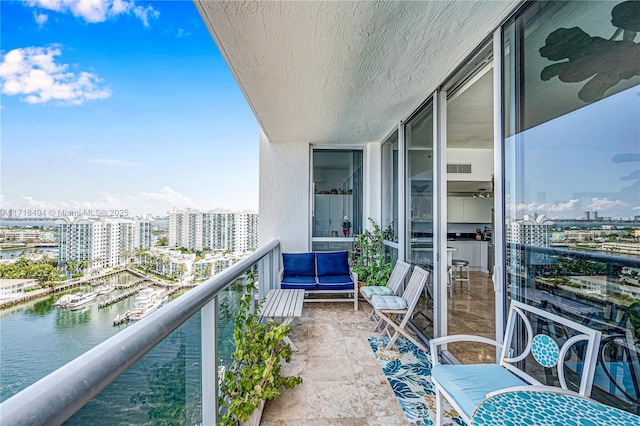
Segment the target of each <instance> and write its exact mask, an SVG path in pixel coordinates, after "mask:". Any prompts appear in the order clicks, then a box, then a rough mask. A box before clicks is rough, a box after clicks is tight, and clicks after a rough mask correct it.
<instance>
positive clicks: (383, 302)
mask: <svg viewBox="0 0 640 426" xmlns="http://www.w3.org/2000/svg"><path fill="white" fill-rule="evenodd" d="M371 304H372V305H373V307H374V309H382V310H392V311H399V310H402V309H407V301H406V300H404V299H403V298H402V297H399V296H379V295H373V297H371Z"/></svg>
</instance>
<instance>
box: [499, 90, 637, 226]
mask: <svg viewBox="0 0 640 426" xmlns="http://www.w3.org/2000/svg"><path fill="white" fill-rule="evenodd" d="M514 144H517V146H514ZM514 149H515V150H516V154H515V156H517V157H515V156H514V154H513V152H514V151H513V150H514ZM505 152H506V174H505V175H506V180H507V185H506V191H507V212H508V214H509V215H510V216H511V217H518V218H519V217H522V215H523V214H533V213H538V214H546V215H547V216H549V217H552V218H553V217H556V218H581V217H584V212H585V210H589V211H597V212H598V216H599V217H607V216H611V217H620V218H625V217H630V216H633V215H640V185H639V183H640V86H636V87H633V88H631V89H628V90H625V91H623V92H621V93H618V94H616V95H613V96H610V97H608V98H606V99H604V100H602V101H600V102H596V103H594V104H591V105H588V106H585V107H583V108H581V109H579V110H576V111H574V112H571V113H569V114H566V115H563V116H561V117H558V118H556V119H554V120H551V121H548V122H546V123H543V124H541V125H538V126H536V127H533V128H531V129H529V130H526V131H524V132H522V133H520V134H518V135H517V136H513V137H510V138H508V139H507V140H506V146H505ZM513 163H515V164H513ZM514 165H515V166H516V167H517V170H518V173H519V175H518V176H517V177H515V176H513V168H514ZM511 185H515V187H514V186H511ZM514 191H515V193H514Z"/></svg>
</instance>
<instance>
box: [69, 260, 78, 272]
mask: <svg viewBox="0 0 640 426" xmlns="http://www.w3.org/2000/svg"><path fill="white" fill-rule="evenodd" d="M77 270H78V263H77V262H76V261H73V260H69V261H68V262H67V271H69V272H71V275H73V274H74V272H76V271H77Z"/></svg>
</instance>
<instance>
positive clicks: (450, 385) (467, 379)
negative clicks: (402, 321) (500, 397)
mask: <svg viewBox="0 0 640 426" xmlns="http://www.w3.org/2000/svg"><path fill="white" fill-rule="evenodd" d="M431 377H432V378H433V380H435V381H437V382H438V383H439V384H440V386H442V388H443V389H446V391H447V393H448V394H449V395H451V397H452V398H453V399H454V400H455V402H456V403H457V404H458V405H459V406H460V408H462V410H463V411H464V413H465V414H466V415H467V416H469V417H471V416H472V415H473V412H474V411H475V410H476V407H478V405H480V403H481V402H482V401H484V400H485V399H486V398H487V393H489V392H494V391H497V390H500V389H505V388H510V387H512V386H524V385H528V384H529V383H527V382H525V381H524V380H522V379H521V378H519V377H517V376H516V375H514V374H512V373H510V372H509V371H507V369H505V368H503V367H500V366H499V365H498V364H467V365H465V364H462V365H436V366H435V367H433V369H432V370H431Z"/></svg>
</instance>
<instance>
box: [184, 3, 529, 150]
mask: <svg viewBox="0 0 640 426" xmlns="http://www.w3.org/2000/svg"><path fill="white" fill-rule="evenodd" d="M517 2H518V0H508V1H419V2H396V1H389V2H355V1H348V2H347V1H345V2H342V1H337V2H307V1H293V2H289V1H274V2H271V1H258V2H254V1H250V2H240V1H205V0H196V1H195V3H196V5H197V7H198V9H199V11H200V14H201V16H202V18H203V20H204V22H205V23H206V24H207V26H208V28H209V30H210V32H211V34H212V36H213V38H214V39H215V41H216V43H217V45H218V48H219V49H220V52H221V54H222V55H223V57H224V58H225V60H226V61H227V64H228V65H229V68H230V69H231V72H232V73H233V75H234V76H235V78H236V80H237V82H238V84H239V85H240V88H241V90H242V91H243V93H244V95H245V97H246V99H247V101H248V102H249V104H250V106H251V108H252V109H253V112H254V114H255V115H256V118H257V119H258V122H259V123H260V126H261V127H262V129H263V131H264V132H265V134H266V136H267V138H268V139H269V140H270V141H271V142H273V143H312V144H362V143H367V142H379V141H381V139H382V138H384V137H385V136H386V135H387V134H389V133H390V131H391V130H392V129H393V127H394V126H395V125H397V123H398V122H399V121H400V120H402V119H404V118H406V116H407V115H408V114H409V113H410V112H411V111H412V110H413V109H415V108H416V107H417V106H418V105H419V104H420V103H421V102H422V101H424V99H425V98H426V97H427V96H428V95H429V94H430V93H432V92H433V91H434V90H435V89H436V88H437V86H438V84H441V83H442V82H443V79H444V78H446V76H447V75H449V74H450V73H451V72H452V71H453V70H454V69H455V67H456V66H457V65H459V63H460V61H461V60H462V59H464V57H465V56H466V55H468V54H469V53H470V52H471V51H472V50H473V49H474V48H476V47H477V46H478V44H479V43H480V42H481V41H482V40H483V39H485V38H486V37H487V36H488V35H489V34H490V32H491V31H492V30H493V29H494V28H495V27H496V26H497V25H498V24H499V22H500V20H501V19H502V18H503V17H504V15H505V14H506V13H507V12H508V11H510V10H511V9H512V7H513V5H514V3H517Z"/></svg>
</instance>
